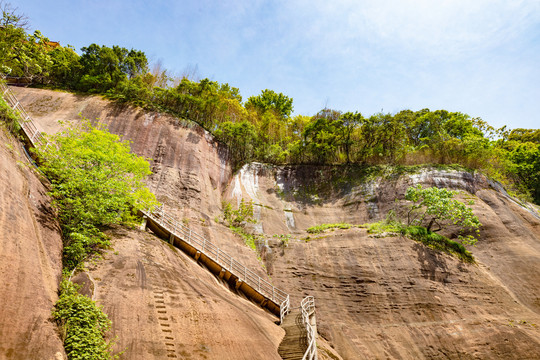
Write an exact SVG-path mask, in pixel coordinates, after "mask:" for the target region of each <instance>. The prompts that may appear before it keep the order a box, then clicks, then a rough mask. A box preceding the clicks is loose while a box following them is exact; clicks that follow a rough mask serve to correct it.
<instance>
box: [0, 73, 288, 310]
mask: <svg viewBox="0 0 540 360" xmlns="http://www.w3.org/2000/svg"><path fill="white" fill-rule="evenodd" d="M1 78H2V80H3V79H5V76H4V75H2V76H1ZM0 91H1V92H2V96H3V97H4V99H6V102H7V103H8V105H9V106H10V107H11V108H12V109H13V110H14V111H15V113H16V114H17V116H18V117H19V118H20V120H21V121H19V123H20V126H21V128H22V130H23V131H24V133H25V134H26V136H27V137H28V139H29V140H30V143H31V144H32V146H34V147H41V146H43V145H48V142H47V140H46V139H45V137H43V135H42V133H41V132H40V131H39V130H38V129H37V127H36V125H35V123H34V121H33V119H32V117H31V116H30V115H28V113H27V112H26V111H25V110H24V108H23V106H22V105H21V103H20V102H19V101H18V100H17V97H16V96H15V94H13V92H12V91H11V89H10V88H9V87H8V86H7V85H6V84H5V83H4V82H3V81H0ZM144 207H145V209H144V210H141V211H142V212H143V214H144V215H146V216H147V217H148V218H150V219H151V220H153V221H154V222H156V223H158V224H159V225H161V226H162V227H163V228H165V229H167V230H168V231H169V232H170V233H171V234H173V235H174V236H177V237H178V238H180V239H182V240H184V241H185V242H187V243H188V244H190V245H191V246H193V247H194V248H195V249H196V250H198V251H200V252H201V253H203V254H205V255H206V256H207V257H209V258H211V259H213V260H214V261H215V262H216V263H217V264H219V265H220V266H221V267H222V268H223V269H226V270H228V271H229V272H230V273H231V274H234V275H235V276H237V277H238V280H239V281H242V282H244V283H246V284H247V285H249V286H251V287H252V288H253V289H255V290H257V291H258V292H259V293H260V294H261V295H263V296H264V297H266V298H267V299H270V300H272V301H273V302H274V303H275V304H276V305H278V306H280V320H283V317H284V316H286V315H287V314H288V313H289V307H290V303H289V294H287V293H286V292H284V291H283V290H281V289H278V288H276V287H275V286H274V285H272V284H270V283H269V282H268V281H266V280H265V279H262V278H261V277H260V276H259V275H257V274H256V273H255V272H253V271H252V270H250V269H248V268H247V267H245V266H244V265H243V264H242V263H240V262H238V261H237V260H236V259H234V258H233V257H232V256H231V255H229V254H228V253H227V252H225V251H223V250H222V249H220V248H219V247H218V246H216V245H214V244H213V243H212V242H211V241H209V240H207V239H206V238H205V237H204V236H202V235H200V234H198V233H196V232H195V231H193V230H191V229H190V228H188V227H187V226H185V225H184V224H183V223H181V222H179V221H177V220H175V219H174V218H173V217H172V216H171V215H169V214H167V213H166V212H165V211H164V210H163V205H162V206H161V207H158V208H155V209H152V208H151V207H150V206H148V204H144ZM282 305H283V308H282Z"/></svg>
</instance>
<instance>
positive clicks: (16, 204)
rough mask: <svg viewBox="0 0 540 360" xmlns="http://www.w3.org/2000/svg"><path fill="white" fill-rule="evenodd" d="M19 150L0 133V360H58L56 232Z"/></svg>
mask: <svg viewBox="0 0 540 360" xmlns="http://www.w3.org/2000/svg"><path fill="white" fill-rule="evenodd" d="M23 151H24V150H23V149H22V148H21V147H20V145H19V143H18V142H17V141H16V140H15V139H13V138H12V137H10V136H8V135H7V134H6V133H5V130H4V129H3V128H0V304H1V306H0V359H36V360H38V359H46V360H49V359H55V360H57V359H63V358H64V350H63V346H62V341H61V340H60V338H59V336H58V329H57V327H56V324H54V323H53V322H52V321H51V319H50V318H51V311H52V308H53V305H54V303H55V302H56V300H57V298H58V295H57V291H58V284H59V282H60V278H61V274H62V258H61V256H62V239H61V237H60V228H59V225H58V222H57V221H56V219H55V217H54V213H53V211H52V209H51V206H50V199H49V198H48V197H47V195H46V192H47V190H46V189H45V187H44V186H43V185H42V184H41V183H40V182H39V180H38V177H37V176H36V174H35V171H34V170H33V169H32V165H30V164H29V162H28V160H27V159H25V156H24V155H23V154H24V152H23Z"/></svg>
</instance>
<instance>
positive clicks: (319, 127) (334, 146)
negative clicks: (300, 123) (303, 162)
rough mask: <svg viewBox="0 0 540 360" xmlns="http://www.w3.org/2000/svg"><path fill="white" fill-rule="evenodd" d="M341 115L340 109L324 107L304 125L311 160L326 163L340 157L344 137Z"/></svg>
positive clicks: (305, 144)
mask: <svg viewBox="0 0 540 360" xmlns="http://www.w3.org/2000/svg"><path fill="white" fill-rule="evenodd" d="M340 116H341V113H340V112H339V111H336V110H331V109H323V110H321V111H319V112H318V113H317V114H316V115H315V116H313V118H312V119H311V121H310V122H309V123H308V124H307V125H306V126H305V127H304V130H303V131H302V138H303V142H304V144H303V145H304V149H305V152H306V154H307V156H308V159H309V160H310V161H314V162H316V163H319V164H325V163H328V162H334V161H335V160H336V159H338V155H339V150H340V147H341V146H342V144H343V137H344V136H343V135H344V126H343V120H341V119H340Z"/></svg>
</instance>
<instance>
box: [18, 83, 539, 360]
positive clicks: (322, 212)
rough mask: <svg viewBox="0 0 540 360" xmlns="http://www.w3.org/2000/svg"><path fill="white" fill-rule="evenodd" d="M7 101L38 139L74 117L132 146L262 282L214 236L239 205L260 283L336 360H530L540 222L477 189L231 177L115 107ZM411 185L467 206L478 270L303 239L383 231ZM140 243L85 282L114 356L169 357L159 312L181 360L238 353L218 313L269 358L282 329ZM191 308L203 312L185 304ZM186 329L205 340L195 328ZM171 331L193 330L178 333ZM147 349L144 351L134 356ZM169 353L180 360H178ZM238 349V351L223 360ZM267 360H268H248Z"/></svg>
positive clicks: (245, 174)
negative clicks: (475, 221) (377, 226)
mask: <svg viewBox="0 0 540 360" xmlns="http://www.w3.org/2000/svg"><path fill="white" fill-rule="evenodd" d="M17 93H18V97H19V98H20V99H21V101H22V102H23V104H24V105H25V107H26V109H27V110H28V112H29V113H31V115H32V116H34V118H35V120H36V121H37V122H38V124H39V126H41V128H42V129H43V130H45V131H48V132H54V131H56V130H57V129H58V128H59V126H58V125H57V123H56V120H76V119H77V114H78V113H79V112H80V113H82V115H83V116H85V117H87V118H90V119H91V120H94V119H96V118H99V121H100V122H102V123H104V124H107V126H108V127H109V128H110V129H111V131H113V132H115V133H117V134H120V135H123V136H124V137H125V138H127V139H130V140H132V141H133V142H134V143H133V149H134V151H135V152H137V153H139V154H142V155H145V156H147V157H150V158H152V159H153V160H152V167H153V170H154V172H155V174H154V175H153V176H152V178H151V179H150V185H151V186H152V189H153V190H154V191H155V192H156V194H157V195H158V198H159V199H160V200H161V201H162V202H164V203H165V206H166V208H167V209H168V210H170V211H173V212H174V213H175V214H176V215H177V217H178V218H180V219H184V221H185V222H186V223H188V224H189V226H191V227H194V228H195V229H196V230H198V231H199V232H202V233H203V234H204V235H205V236H207V237H208V238H209V239H211V240H212V241H214V242H216V243H217V244H218V245H219V246H222V247H224V248H227V249H229V252H230V253H233V254H235V256H237V257H238V258H239V259H240V260H241V261H242V262H244V263H245V264H246V265H248V266H250V267H252V268H254V269H255V268H256V269H258V272H259V274H261V275H263V276H264V274H265V270H264V269H263V267H261V266H260V265H261V264H260V261H259V260H258V259H257V254H255V253H254V252H253V251H251V250H250V249H248V248H247V247H246V246H245V245H243V243H242V241H241V240H240V239H238V238H237V237H235V236H233V235H232V234H231V233H230V231H229V230H228V229H226V228H224V227H223V226H221V225H219V224H217V223H215V221H214V218H215V217H216V216H219V215H220V213H221V209H220V204H221V200H222V199H226V200H229V201H238V200H239V199H241V198H247V199H252V200H253V201H254V203H255V204H256V206H255V212H256V216H257V217H258V219H259V224H258V225H257V226H255V227H254V228H253V231H254V232H258V233H260V234H262V237H263V238H264V239H266V244H264V243H263V244H260V249H261V250H262V255H263V260H264V263H265V265H266V271H268V273H269V275H270V276H271V279H272V281H273V283H274V284H275V285H277V286H278V287H280V288H283V289H284V290H286V291H288V292H289V293H291V295H292V296H293V299H294V301H295V304H298V300H299V299H300V298H301V296H303V295H307V294H310V295H315V298H316V304H317V318H318V328H319V334H320V335H321V337H322V338H323V339H326V340H327V341H328V343H329V344H330V345H331V346H332V347H333V348H334V350H335V351H336V352H337V353H339V355H341V356H342V357H343V358H344V359H363V358H365V359H372V358H380V359H386V358H388V359H394V358H395V359H418V358H420V359H421V358H424V359H440V358H449V359H493V358H495V359H496V358H500V359H535V358H538V357H540V350H538V349H540V340H539V339H540V295H539V294H540V221H539V219H538V217H537V215H535V214H534V213H533V212H531V211H529V210H527V209H526V208H524V207H522V206H520V205H518V204H516V203H515V202H514V201H512V200H511V199H510V198H509V197H507V196H506V195H505V194H504V193H503V192H501V191H500V190H501V189H499V188H498V187H497V185H496V184H494V183H492V182H490V181H489V180H487V179H485V178H484V177H482V176H481V175H478V174H469V173H466V172H455V171H423V172H416V173H410V174H407V173H404V174H400V175H396V174H388V175H384V174H382V175H380V174H378V175H376V176H375V175H373V174H366V173H364V172H363V170H362V169H354V168H351V169H345V170H343V169H333V168H328V167H326V168H314V167H285V168H274V167H269V166H264V165H260V164H251V165H248V166H246V167H244V168H243V169H241V170H240V171H239V172H238V173H237V174H232V173H231V169H230V166H229V165H228V164H227V156H226V149H224V148H222V147H220V146H219V144H217V143H216V142H214V141H213V140H212V138H211V136H209V135H208V134H207V133H205V132H204V131H203V130H202V129H200V128H198V127H197V126H194V125H190V124H189V123H181V122H179V121H178V120H176V119H174V118H172V117H169V116H165V115H158V114H152V113H146V112H143V111H139V110H136V109H133V108H129V107H126V108H118V107H116V106H114V105H111V104H110V103H109V102H107V101H105V100H102V99H100V98H98V97H80V96H76V95H72V94H65V93H59V92H53V91H44V90H36V89H17ZM414 183H423V184H426V185H440V186H442V185H444V186H447V187H451V188H455V189H461V190H465V191H467V192H468V194H469V195H466V196H467V197H473V198H474V199H475V205H474V211H475V214H476V215H477V216H478V217H479V218H480V221H481V222H482V223H483V227H482V230H481V231H482V237H481V240H480V241H479V242H478V244H477V246H476V247H475V248H472V252H473V254H474V255H475V257H476V258H477V260H478V264H477V265H466V264H463V263H461V262H459V261H457V260H456V259H454V258H452V257H450V256H447V255H445V254H440V253H437V252H434V251H432V250H430V249H428V248H425V247H424V246H423V245H421V244H418V243H415V242H414V241H412V240H408V239H404V238H397V237H388V238H373V237H370V236H369V235H368V234H367V233H366V231H365V230H364V229H351V230H343V231H341V230H340V231H334V232H330V233H327V234H323V235H321V236H311V237H310V239H308V241H306V240H305V239H306V237H307V234H306V232H305V230H306V228H307V227H309V226H313V225H318V224H322V223H332V222H340V221H345V222H349V223H353V224H362V223H366V222H369V221H372V220H378V219H380V218H382V217H384V216H385V214H386V213H387V212H388V210H390V209H392V208H394V207H396V204H395V202H394V200H395V199H398V201H400V199H402V198H403V193H404V191H405V189H406V187H407V186H408V185H411V184H414ZM281 234H292V236H291V239H290V240H289V242H288V244H285V243H283V242H282V241H280V240H279V238H277V237H274V236H273V235H281ZM449 235H451V233H449ZM127 238H132V239H134V240H132V241H131V240H129V241H128V240H127ZM145 239H146V238H145V236H144V235H141V234H135V233H129V235H128V234H124V235H121V236H119V237H118V242H117V245H115V246H117V247H118V250H117V251H118V255H114V253H113V254H109V255H108V260H106V261H105V263H103V264H101V265H98V266H97V267H96V268H95V269H93V270H92V273H91V274H92V275H91V276H95V277H97V278H99V279H101V280H100V281H96V284H97V285H96V286H97V292H96V298H97V299H98V301H99V302H100V303H102V304H103V305H104V306H105V310H106V311H109V312H110V314H111V316H112V318H113V321H115V322H116V323H117V324H118V325H114V326H115V328H114V329H115V330H114V333H115V334H116V335H117V336H118V337H119V347H120V348H124V347H125V348H126V349H128V350H127V353H129V354H130V356H136V354H139V353H144V354H146V356H149V357H148V358H159V357H160V356H162V354H163V351H167V349H168V348H167V347H168V346H171V345H167V344H166V343H163V344H162V343H161V341H163V338H162V337H159V336H157V335H156V333H158V334H159V331H160V330H161V331H162V329H163V328H166V327H167V326H162V325H161V323H160V319H159V316H158V315H157V313H154V310H156V311H157V307H156V305H157V302H156V301H158V300H159V299H161V298H163V299H164V300H163V302H167V303H168V304H171V305H172V304H176V305H174V306H175V307H174V309H173V310H174V315H173V316H172V318H171V319H169V320H170V322H169V323H168V324H169V325H170V326H171V327H173V328H175V329H176V330H175V331H178V334H179V335H178V336H176V337H174V339H175V341H177V343H175V345H174V346H175V349H176V350H177V351H178V352H175V354H176V355H177V356H178V357H180V358H181V356H179V355H178V354H181V355H182V356H184V357H187V355H186V354H190V356H192V357H193V358H198V357H199V358H203V355H204V357H206V358H209V359H210V358H212V359H220V358H223V356H225V355H223V353H221V351H223V352H225V353H226V352H227V350H226V349H227V348H228V347H227V344H228V341H233V340H231V339H237V338H241V337H235V336H232V335H231V336H228V335H227V336H224V335H223V334H224V333H229V332H231V331H233V329H232V328H231V327H230V325H229V323H230V322H231V321H232V318H229V315H225V314H223V313H221V311H222V309H229V310H226V311H227V312H230V311H232V313H233V314H236V315H234V316H233V317H234V318H237V319H238V326H236V327H235V328H234V331H235V332H238V333H240V334H247V333H251V334H252V336H253V337H255V338H257V339H259V340H257V344H259V343H260V346H261V349H271V348H272V346H274V345H275V344H276V341H277V340H278V339H279V337H280V333H279V329H277V330H274V328H273V325H272V324H271V318H269V317H268V315H266V314H262V313H260V311H259V310H258V309H254V308H253V306H254V305H252V304H250V303H246V302H245V301H244V300H242V299H239V298H238V296H237V295H233V294H229V293H226V294H223V293H222V292H221V290H222V286H221V285H220V284H218V283H216V282H215V280H214V279H213V278H212V277H209V276H208V275H205V273H204V272H201V271H200V270H201V269H199V268H198V267H197V266H196V265H194V264H192V263H190V261H191V260H186V259H185V258H184V257H182V256H183V255H181V254H174V251H173V250H170V249H169V248H168V247H167V246H165V245H163V244H161V245H160V244H159V243H154V242H153V240H145ZM124 251H125V252H124ZM181 259H184V260H181ZM139 262H140V263H141V264H139ZM116 268H118V269H117V271H116V270H115V269H116ZM146 274H153V275H152V276H149V275H146ZM120 276H122V277H120ZM123 278H125V280H122V279H123ZM105 279H106V280H105ZM100 283H101V284H100ZM143 284H146V285H143ZM194 284H196V285H194ZM113 288H114V289H115V290H114V291H113V290H111V289H113ZM218 290H219V291H218ZM156 291H157V293H155V292H156ZM194 293H197V294H199V295H200V299H195V298H193V296H194ZM234 298H238V301H236V300H233V299H234ZM159 301H161V300H159ZM218 303H219V304H220V306H219V307H218V305H215V306H214V305H213V304H218ZM208 304H210V305H208ZM234 308H235V309H236V310H234ZM238 311H239V312H246V314H250V315H247V317H246V316H240V315H239V314H238V313H237V312H238ZM196 313H197V314H199V315H193V314H196ZM202 313H204V314H205V316H206V318H205V319H204V320H200V319H201V317H200V314H202ZM128 317H129V318H130V319H131V320H127V318H128ZM135 318H136V320H134V319H135ZM248 318H249V320H248ZM186 319H187V320H186ZM194 319H199V320H198V321H200V323H201V324H214V326H213V327H212V329H206V328H205V326H197V322H196V321H195V320H194ZM190 321H191V322H190ZM135 322H138V323H137V324H135ZM184 326H187V327H188V328H189V329H191V330H190V331H188V332H182V331H181V328H182V327H184ZM134 328H136V329H139V330H140V331H139V330H137V331H134V330H133V329H134ZM145 329H153V330H145ZM154 330H155V331H154ZM162 332H163V331H162ZM192 333H193V334H194V335H193V338H191V335H190V334H192ZM217 334H220V335H217ZM161 335H163V334H161ZM180 337H181V338H180ZM265 337H266V338H265ZM145 339H147V340H148V343H147V346H146V347H145V350H144V351H147V352H143V350H141V348H137V346H139V345H137V344H141V343H144V341H145ZM201 339H204V341H203V340H201ZM169 340H170V339H169ZM201 344H203V345H205V346H206V345H209V344H213V345H209V346H210V349H215V351H206V350H207V348H206V347H202V348H199V350H201V352H199V353H196V352H195V351H196V350H197V349H198V348H197V346H201ZM224 344H225V345H224ZM181 345H182V346H186V349H187V350H186V353H183V354H182V353H181V351H183V350H184V349H183V348H182V347H181ZM243 346H244V345H242V343H241V342H240V341H239V342H237V343H235V344H234V345H233V344H231V345H230V347H229V348H230V349H244V347H243ZM130 349H138V350H130ZM217 349H219V350H217ZM239 351H240V350H239ZM241 351H243V350H241ZM150 353H152V354H154V355H148V354H150ZM321 354H322V355H326V351H324V350H323V351H321ZM275 355H276V354H275V353H273V352H271V351H270V350H268V353H267V352H266V351H265V355H262V353H257V355H253V356H254V357H251V358H269V359H271V358H275ZM197 356H198V357H197ZM226 356H229V355H226ZM246 356H247V355H246ZM327 356H328V357H329V358H331V357H332V356H335V355H327ZM231 358H232V357H231ZM239 358H241V357H239ZM245 358H246V359H248V358H249V357H245Z"/></svg>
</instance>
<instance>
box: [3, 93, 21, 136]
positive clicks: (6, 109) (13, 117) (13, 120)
mask: <svg viewBox="0 0 540 360" xmlns="http://www.w3.org/2000/svg"><path fill="white" fill-rule="evenodd" d="M0 119H1V120H2V123H3V124H5V126H6V128H7V129H8V130H9V131H10V132H11V133H12V134H16V133H18V132H19V130H20V129H21V125H20V124H19V120H18V117H17V114H15V111H13V109H12V108H11V107H10V106H9V105H8V104H7V103H6V102H5V100H4V99H3V98H2V97H0Z"/></svg>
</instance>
